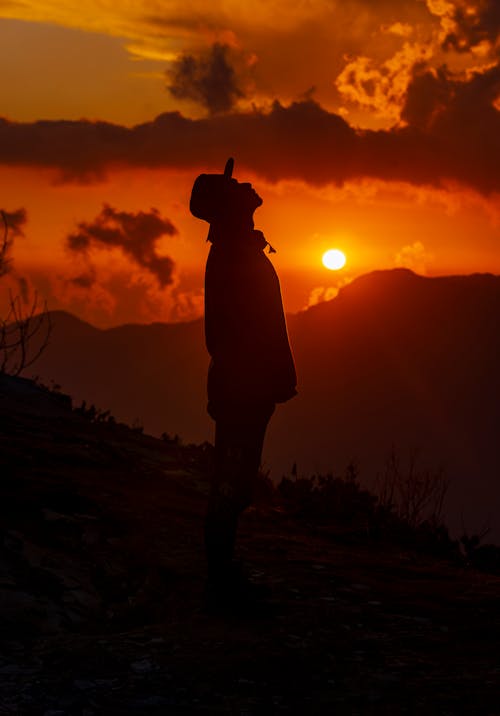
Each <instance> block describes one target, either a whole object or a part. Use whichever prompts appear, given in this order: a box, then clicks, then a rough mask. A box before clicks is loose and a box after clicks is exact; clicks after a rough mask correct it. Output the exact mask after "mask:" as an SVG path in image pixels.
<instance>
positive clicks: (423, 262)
mask: <svg viewBox="0 0 500 716" xmlns="http://www.w3.org/2000/svg"><path fill="white" fill-rule="evenodd" d="M433 258H434V257H433V255H432V254H430V253H428V252H427V251H426V250H425V248H424V245H423V243H422V242H421V241H415V242H414V243H413V244H409V245H408V246H403V248H402V249H401V250H400V251H398V253H397V254H396V256H395V257H394V266H397V267H401V268H408V269H411V270H412V271H415V272H416V273H419V274H424V275H425V274H426V273H427V266H428V264H429V262H431V261H432V260H433Z"/></svg>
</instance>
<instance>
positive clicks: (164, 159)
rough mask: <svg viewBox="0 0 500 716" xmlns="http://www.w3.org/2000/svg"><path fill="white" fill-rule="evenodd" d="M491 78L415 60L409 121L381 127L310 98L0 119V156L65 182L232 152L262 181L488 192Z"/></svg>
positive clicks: (493, 160) (496, 128) (496, 187)
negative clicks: (195, 110)
mask: <svg viewBox="0 0 500 716" xmlns="http://www.w3.org/2000/svg"><path fill="white" fill-rule="evenodd" d="M499 79H500V66H499V65H495V66H492V67H489V68H488V69H486V70H484V71H477V72H474V73H471V74H470V75H469V76H468V77H467V78H466V79H457V78H456V77H455V76H454V75H452V74H451V73H450V72H449V71H448V70H446V68H441V69H440V70H432V69H431V68H427V67H426V66H423V65H416V66H415V67H413V70H412V74H411V77H410V81H409V85H408V87H407V89H406V94H405V97H404V103H403V107H402V110H401V116H402V119H403V120H404V122H405V124H406V126H395V127H393V128H391V129H388V130H378V131H373V130H367V129H365V130H357V129H355V128H353V127H352V126H350V125H349V124H348V123H347V122H346V121H345V119H343V118H342V117H340V116H339V115H337V114H335V113H332V112H328V111H327V110H325V109H324V108H322V107H321V106H320V105H319V104H318V103H317V102H315V101H313V100H312V99H309V100H304V101H301V102H294V103H292V104H290V105H288V106H285V105H283V104H281V103H279V102H275V103H274V104H273V105H272V108H271V109H270V110H269V111H264V110H257V109H254V110H252V111H246V112H241V113H234V112H233V113H230V114H225V115H219V116H211V117H206V118H202V119H189V118H186V117H183V116H182V115H181V114H180V113H178V112H171V113H166V114H162V115H160V116H158V117H157V118H156V119H155V120H153V121H151V122H146V123H143V124H139V125H136V126H135V127H131V128H127V127H123V126H119V125H114V124H109V123H105V122H90V121H74V122H68V121H64V122H63V121H59V122H58V121H39V122H33V123H16V122H10V121H8V120H6V119H3V120H0V157H2V161H3V163H4V164H8V165H16V164H17V165H27V166H38V167H39V166H43V167H47V168H54V169H56V170H58V171H59V172H60V177H61V179H64V180H65V181H68V180H70V179H77V180H91V179H94V180H95V179H96V177H102V176H103V175H104V174H105V172H106V171H109V170H112V169H113V168H114V167H147V168H160V167H164V168H173V169H176V170H189V171H192V172H193V173H194V172H196V171H199V170H200V169H202V170H204V171H207V170H210V169H214V170H217V169H219V170H222V167H223V166H224V162H225V160H226V158H227V157H228V156H234V157H235V158H236V177H238V170H239V169H240V168H241V167H243V168H244V169H245V170H247V171H248V170H250V171H252V172H253V173H254V174H256V175H258V176H260V177H262V178H263V179H265V180H267V181H270V182H278V181H280V180H299V181H303V182H306V183H308V184H310V185H313V186H324V185H327V184H332V185H335V184H336V185H342V184H344V183H345V182H348V181H353V180H359V179H363V178H370V179H374V178H375V179H381V180H383V181H396V182H407V183H411V184H414V185H417V186H433V187H447V186H449V185H450V184H461V185H463V186H467V187H470V188H472V189H475V190H476V191H479V192H481V193H483V194H485V195H487V194H490V193H492V192H495V191H496V192H498V191H500V173H499V172H498V166H499V165H500V112H499V111H498V110H497V109H496V108H495V106H494V101H495V100H496V99H497V97H498V96H499V94H500V84H499ZM187 202H188V197H186V204H187ZM167 233H168V231H167Z"/></svg>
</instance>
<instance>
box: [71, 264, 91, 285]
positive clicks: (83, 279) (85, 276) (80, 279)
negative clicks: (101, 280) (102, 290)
mask: <svg viewBox="0 0 500 716" xmlns="http://www.w3.org/2000/svg"><path fill="white" fill-rule="evenodd" d="M96 280H97V276H96V271H95V269H94V268H93V267H92V268H90V269H89V270H88V271H85V272H84V273H81V274H79V275H78V276H74V277H73V278H71V279H69V283H71V284H73V286H78V288H92V286H93V285H94V284H95V282H96Z"/></svg>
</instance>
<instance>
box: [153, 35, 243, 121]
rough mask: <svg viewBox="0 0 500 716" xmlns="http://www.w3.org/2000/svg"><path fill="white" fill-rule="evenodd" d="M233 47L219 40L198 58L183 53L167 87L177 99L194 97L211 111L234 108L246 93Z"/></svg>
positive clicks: (216, 112)
mask: <svg viewBox="0 0 500 716" xmlns="http://www.w3.org/2000/svg"><path fill="white" fill-rule="evenodd" d="M229 55H230V48H229V46H228V45H222V44H220V43H218V42H216V43H215V44H214V45H212V47H211V48H210V50H209V51H208V52H207V53H205V54H202V55H200V56H198V57H196V56H195V55H189V54H185V55H182V56H181V57H180V58H179V59H178V60H176V61H175V62H174V64H173V67H172V69H171V70H169V71H168V73H167V78H168V85H167V89H168V91H169V92H170V94H171V95H172V96H173V97H175V98H176V99H190V100H193V101H194V102H197V103H198V104H201V105H202V106H203V107H204V108H205V109H208V111H209V112H210V114H220V113H222V112H228V111H229V110H231V109H232V108H233V107H234V106H235V104H236V102H237V101H238V100H239V99H241V98H242V97H243V96H244V94H243V91H242V90H241V88H240V87H239V86H238V81H237V77H236V71H235V68H234V66H233V65H232V64H231V61H230V57H229Z"/></svg>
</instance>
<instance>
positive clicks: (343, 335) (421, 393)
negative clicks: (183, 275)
mask: <svg viewBox="0 0 500 716" xmlns="http://www.w3.org/2000/svg"><path fill="white" fill-rule="evenodd" d="M499 314H500V277H497V276H491V275H473V276H460V277H458V276H456V277H441V278H424V277H421V276H417V275H415V274H413V273H411V272H410V271H408V270H404V269H398V270H393V271H380V272H375V273H373V274H369V275H366V276H363V277H360V278H359V279H357V280H355V281H353V282H352V283H351V284H349V285H348V286H346V287H344V288H343V289H342V290H341V291H340V292H339V295H338V296H337V297H336V298H335V299H333V300H332V301H329V302H327V303H323V304H320V305H318V306H315V307H312V308H310V309H309V310H307V311H304V312H303V313H300V314H297V315H293V316H290V317H289V331H290V337H291V342H292V345H293V349H294V353H295V357H296V363H297V372H298V376H299V395H298V397H297V398H295V399H294V400H292V401H291V402H290V403H288V404H286V405H285V406H280V407H278V409H277V411H276V415H275V417H274V418H273V420H272V421H271V425H270V429H269V432H268V437H267V440H266V447H265V451H264V459H265V462H266V465H267V466H268V467H270V468H271V469H272V474H273V475H274V477H276V478H279V477H280V476H281V474H283V472H286V471H289V470H290V468H291V465H292V464H293V463H294V462H296V463H297V465H298V469H299V473H301V474H309V473H311V472H312V471H322V472H324V471H332V470H333V471H336V472H341V471H342V470H343V469H344V468H345V466H346V465H347V464H348V463H349V462H350V461H352V460H354V461H355V462H356V463H357V464H358V466H359V468H360V471H361V476H362V479H363V480H365V482H366V484H368V485H370V486H372V485H373V482H374V480H375V476H376V474H377V473H380V472H382V471H383V470H384V465H385V462H386V460H387V457H388V455H389V453H390V452H391V450H392V449H393V448H394V450H395V452H396V454H397V455H398V457H399V459H400V461H401V464H402V466H403V469H406V465H407V464H408V463H409V461H410V458H411V456H412V455H416V456H417V457H416V459H417V463H418V465H419V467H420V469H422V470H425V469H426V468H428V469H430V470H431V471H436V470H438V469H439V468H440V467H443V468H444V470H445V471H446V474H447V476H448V478H449V480H450V483H451V484H450V489H449V494H448V501H447V517H448V521H449V523H450V525H451V527H452V528H453V529H454V530H455V531H456V532H458V531H460V530H461V529H462V524H463V523H464V524H465V527H466V529H467V530H468V531H469V532H473V531H476V530H479V529H481V528H482V527H484V526H489V527H490V529H491V533H490V538H493V539H495V540H496V541H498V542H500V526H499V524H498V513H499V508H500V481H499V478H498V475H499V474H500V444H499V442H498V439H497V434H498V425H499V424H500V401H499V400H498V395H499V392H500V373H499V371H498V363H499V358H500V334H499V332H498V328H497V322H498V315H499ZM53 322H54V331H53V335H52V338H51V342H50V345H49V347H48V349H47V350H46V352H45V353H44V355H43V356H42V357H41V358H40V360H39V361H38V362H37V364H36V366H35V367H34V370H36V372H37V373H38V374H39V375H40V376H41V377H42V379H43V380H44V381H50V379H54V380H55V381H56V382H57V383H59V384H61V385H62V386H63V389H64V390H65V391H66V392H68V393H70V394H71V395H72V396H73V397H74V398H75V400H77V401H78V400H82V399H86V400H87V401H90V402H94V403H95V404H96V405H97V406H99V407H101V408H103V409H110V410H111V411H112V413H113V414H115V415H116V416H117V417H118V418H119V419H122V420H126V421H127V422H130V423H132V422H134V421H139V422H141V423H143V424H144V426H145V428H146V429H147V430H148V431H149V432H151V433H153V434H156V435H160V434H161V433H162V432H164V431H166V432H167V433H179V434H180V435H181V436H182V437H183V438H184V439H185V440H187V441H194V442H201V441H203V440H206V439H211V437H212V431H213V427H212V425H211V422H210V420H209V419H208V417H207V415H206V413H205V375H206V370H207V365H208V356H207V354H206V351H205V347H204V343H203V325H202V321H195V322H192V323H185V324H173V325H168V324H160V323H157V324H153V325H150V326H120V327H118V328H114V329H111V330H106V331H99V330H97V329H93V328H92V327H91V326H88V325H86V324H82V322H81V321H79V320H77V319H75V318H74V317H72V316H70V315H68V314H60V313H59V314H54V315H53ZM290 446H293V450H290Z"/></svg>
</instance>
